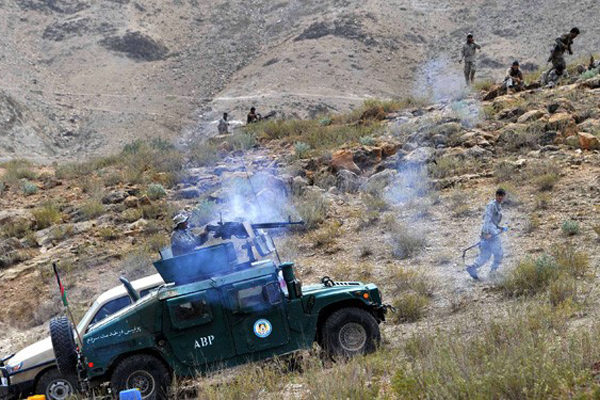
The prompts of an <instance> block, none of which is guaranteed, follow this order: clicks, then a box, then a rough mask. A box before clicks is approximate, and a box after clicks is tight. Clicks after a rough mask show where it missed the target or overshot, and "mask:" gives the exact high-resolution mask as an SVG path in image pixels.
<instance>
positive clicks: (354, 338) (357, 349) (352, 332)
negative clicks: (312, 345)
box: [322, 307, 381, 358]
mask: <svg viewBox="0 0 600 400" xmlns="http://www.w3.org/2000/svg"><path fill="white" fill-rule="evenodd" d="M322 329H323V330H322V338H323V340H322V341H323V343H322V345H323V348H324V350H325V352H326V353H327V354H328V355H329V356H330V357H332V358H336V357H342V358H348V357H353V356H356V355H360V354H369V353H372V352H374V351H375V350H376V349H377V346H378V345H379V342H380V341H381V333H380V332H379V324H377V320H376V319H375V317H373V315H372V314H371V313H370V312H368V311H366V310H363V309H361V308H355V307H348V308H342V309H340V310H337V311H335V312H334V313H333V314H331V315H330V316H329V317H328V318H327V320H326V321H325V324H324V326H323V327H322Z"/></svg>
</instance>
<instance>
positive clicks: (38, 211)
mask: <svg viewBox="0 0 600 400" xmlns="http://www.w3.org/2000/svg"><path fill="white" fill-rule="evenodd" d="M31 213H32V214H33V218H34V219H35V226H36V228H37V229H44V228H47V227H49V226H51V225H54V224H56V223H59V222H60V221H61V220H62V214H61V212H60V210H59V209H58V206H57V205H56V204H54V203H52V202H48V203H46V204H44V205H43V206H41V207H38V208H35V209H34V210H33V211H32V212H31Z"/></svg>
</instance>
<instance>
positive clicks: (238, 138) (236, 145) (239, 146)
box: [226, 131, 257, 150]
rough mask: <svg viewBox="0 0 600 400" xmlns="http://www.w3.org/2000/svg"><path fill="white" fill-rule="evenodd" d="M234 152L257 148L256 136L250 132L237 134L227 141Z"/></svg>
mask: <svg viewBox="0 0 600 400" xmlns="http://www.w3.org/2000/svg"><path fill="white" fill-rule="evenodd" d="M226 141H227V143H228V144H229V146H230V147H231V148H232V149H233V150H249V149H251V148H253V147H255V146H256V144H257V141H256V136H254V135H253V134H252V133H250V132H246V131H244V132H236V133H234V134H233V135H231V136H229V137H228V138H227V139H226Z"/></svg>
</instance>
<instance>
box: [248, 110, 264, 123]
mask: <svg viewBox="0 0 600 400" xmlns="http://www.w3.org/2000/svg"><path fill="white" fill-rule="evenodd" d="M260 119H261V117H260V114H257V113H256V108H254V107H252V108H250V112H249V113H248V118H246V123H247V124H253V123H255V122H258V121H260Z"/></svg>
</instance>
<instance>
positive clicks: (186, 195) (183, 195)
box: [175, 187, 202, 199]
mask: <svg viewBox="0 0 600 400" xmlns="http://www.w3.org/2000/svg"><path fill="white" fill-rule="evenodd" d="M201 194H202V193H201V192H200V190H198V189H196V188H194V187H191V188H184V189H179V190H178V191H176V192H175V198H176V199H197V198H198V197H200V195H201Z"/></svg>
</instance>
